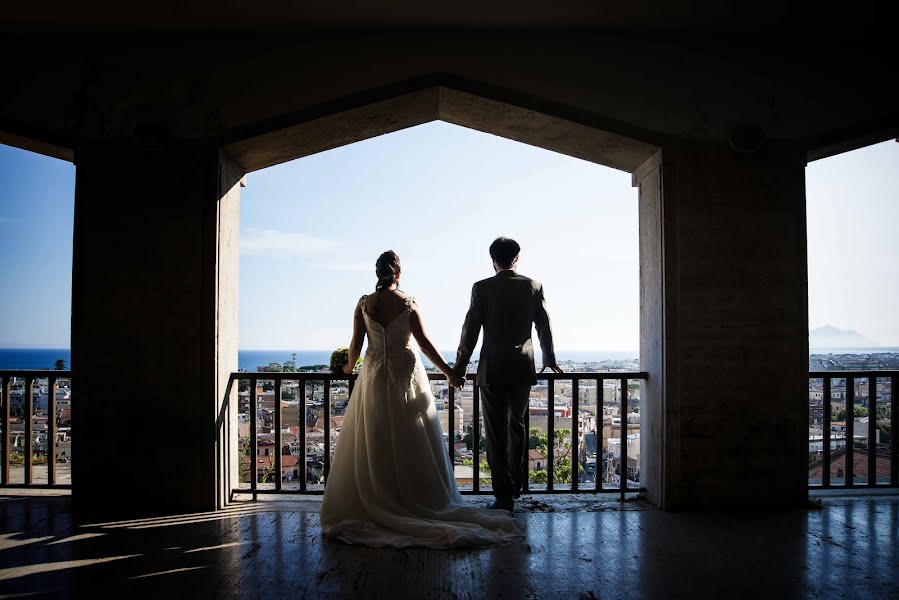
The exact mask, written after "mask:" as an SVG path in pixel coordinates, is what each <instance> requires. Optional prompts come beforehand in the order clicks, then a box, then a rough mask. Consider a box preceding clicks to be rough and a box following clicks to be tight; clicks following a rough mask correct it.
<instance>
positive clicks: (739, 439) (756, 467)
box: [634, 144, 808, 510]
mask: <svg viewBox="0 0 899 600" xmlns="http://www.w3.org/2000/svg"><path fill="white" fill-rule="evenodd" d="M804 167H805V161H804V158H803V156H802V155H801V154H800V153H798V152H794V151H790V150H782V149H776V148H769V149H767V150H763V151H760V152H757V153H752V154H738V153H735V152H733V151H731V150H729V149H725V148H717V147H710V146H701V145H692V144H691V145H681V146H671V147H666V148H664V149H663V150H662V151H660V152H659V154H657V155H656V156H655V157H654V158H653V159H652V160H650V161H648V162H647V163H646V164H644V165H643V166H642V167H641V168H640V169H638V170H637V172H636V173H635V174H634V183H635V185H638V186H639V188H640V199H639V202H640V253H641V256H640V287H641V334H640V335H641V353H640V354H641V355H640V361H641V364H642V368H643V369H644V370H646V371H648V372H649V377H650V378H649V380H648V381H647V382H646V384H645V385H644V395H645V399H644V400H643V402H642V403H641V405H642V406H643V407H644V412H643V415H641V418H642V429H643V438H644V439H643V442H642V445H643V448H642V453H641V457H642V460H643V464H642V465H641V478H642V479H643V482H644V485H645V486H646V487H647V489H648V494H649V498H650V500H651V501H652V502H653V503H655V504H657V505H659V506H660V507H662V508H664V509H666V510H692V509H727V508H732V507H737V506H739V507H748V508H761V507H787V506H797V505H801V504H803V503H804V502H805V499H806V497H807V489H806V480H807V468H808V465H807V463H808V458H807V441H806V440H807V433H808V395H807V390H808V277H807V257H806V251H807V250H806V219H805V172H804Z"/></svg>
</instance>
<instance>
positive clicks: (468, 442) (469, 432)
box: [462, 426, 487, 452]
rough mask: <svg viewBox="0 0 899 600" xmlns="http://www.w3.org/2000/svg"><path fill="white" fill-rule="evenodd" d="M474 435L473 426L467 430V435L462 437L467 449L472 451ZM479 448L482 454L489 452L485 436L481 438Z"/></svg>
mask: <svg viewBox="0 0 899 600" xmlns="http://www.w3.org/2000/svg"><path fill="white" fill-rule="evenodd" d="M473 433H474V430H473V429H472V428H471V426H469V427H466V428H465V435H464V436H462V441H463V442H465V448H466V449H468V450H471V448H472V444H473V443H474V442H473V440H472V436H473ZM478 446H480V447H479V449H478V450H479V451H480V452H486V451H487V438H486V437H485V436H483V435H482V436H481V439H480V440H479V443H478Z"/></svg>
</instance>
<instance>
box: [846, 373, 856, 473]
mask: <svg viewBox="0 0 899 600" xmlns="http://www.w3.org/2000/svg"><path fill="white" fill-rule="evenodd" d="M854 437H855V377H851V376H850V377H847V378H846V453H845V454H843V456H844V457H845V458H846V467H845V469H843V475H844V477H845V479H846V486H847V487H854V486H855V473H854V470H855V469H854V468H853V467H854V466H855V464H854V461H855V448H854V447H853V438H854Z"/></svg>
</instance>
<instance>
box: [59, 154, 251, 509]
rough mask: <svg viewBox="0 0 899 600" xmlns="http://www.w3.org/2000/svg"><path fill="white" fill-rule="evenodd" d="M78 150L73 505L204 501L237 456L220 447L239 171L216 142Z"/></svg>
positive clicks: (219, 492)
mask: <svg viewBox="0 0 899 600" xmlns="http://www.w3.org/2000/svg"><path fill="white" fill-rule="evenodd" d="M75 159H76V160H75V162H76V166H77V173H76V189H75V233H74V255H73V274H72V368H73V387H74V389H75V390H77V391H74V394H75V398H74V402H73V410H72V421H73V458H74V460H73V464H72V470H73V473H72V485H73V490H72V496H73V504H74V508H75V510H76V511H77V512H78V513H79V514H82V515H90V516H99V515H103V516H108V515H116V516H143V515H152V514H174V513H181V512H186V511H208V510H213V509H215V508H216V507H219V506H222V505H223V504H224V503H225V502H226V501H227V473H226V469H229V468H232V467H236V465H234V466H232V465H228V464H227V463H226V461H225V460H224V457H225V456H226V451H227V448H226V447H227V440H228V438H229V437H230V436H233V431H234V430H229V429H230V428H229V427H228V424H229V422H231V421H232V420H233V419H234V418H236V415H234V414H232V413H233V411H231V413H229V411H228V410H227V404H228V403H227V397H226V391H227V380H228V377H227V375H228V373H230V372H231V371H233V370H236V367H237V251H238V238H237V232H238V221H239V180H240V177H241V175H242V173H240V171H239V170H238V169H237V168H236V167H235V166H234V165H233V164H232V163H231V162H230V161H229V160H228V159H227V157H225V156H223V155H222V154H221V153H220V151H219V150H218V149H214V148H177V149H163V150H141V149H134V148H127V147H102V148H90V149H83V150H79V151H78V152H77V153H76V156H75ZM235 429H236V428H235ZM233 448H234V446H232V449H233Z"/></svg>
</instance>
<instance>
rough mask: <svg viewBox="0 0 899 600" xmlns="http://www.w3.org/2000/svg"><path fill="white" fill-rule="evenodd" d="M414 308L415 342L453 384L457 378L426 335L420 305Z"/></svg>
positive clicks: (413, 329)
mask: <svg viewBox="0 0 899 600" xmlns="http://www.w3.org/2000/svg"><path fill="white" fill-rule="evenodd" d="M412 307H413V309H412V319H411V320H410V325H411V329H412V335H414V336H415V341H416V342H418V347H419V348H421V351H422V352H424V354H425V356H427V357H428V360H429V361H431V362H432V363H433V364H434V366H435V367H437V369H438V370H439V371H440V372H441V373H443V374H444V375H446V378H447V380H448V381H450V382H452V381H453V379H454V378H455V375H454V374H453V370H452V368H450V366H449V365H448V364H446V361H445V360H443V357H442V356H440V353H439V352H437V348H435V347H434V344H433V343H432V342H431V340H430V338H428V334H427V333H425V328H424V324H423V323H422V318H421V310H420V309H419V308H418V304H417V303H416V304H413V305H412Z"/></svg>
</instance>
